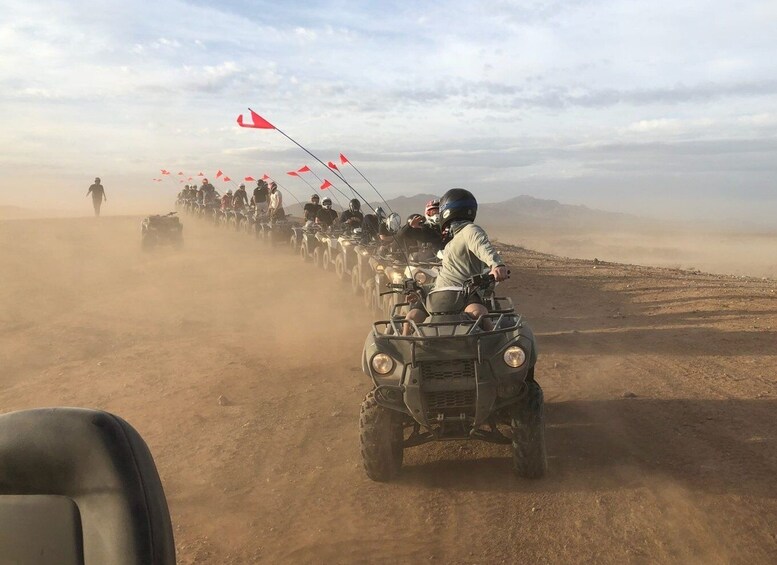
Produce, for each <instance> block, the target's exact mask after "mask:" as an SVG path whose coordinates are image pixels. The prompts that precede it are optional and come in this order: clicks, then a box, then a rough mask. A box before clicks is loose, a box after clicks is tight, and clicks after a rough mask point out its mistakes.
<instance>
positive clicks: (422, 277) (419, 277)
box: [413, 271, 429, 284]
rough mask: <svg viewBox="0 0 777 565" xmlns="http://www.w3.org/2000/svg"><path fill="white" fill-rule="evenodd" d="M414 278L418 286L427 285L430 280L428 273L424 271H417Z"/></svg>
mask: <svg viewBox="0 0 777 565" xmlns="http://www.w3.org/2000/svg"><path fill="white" fill-rule="evenodd" d="M413 278H414V279H415V282H417V283H418V284H426V282H427V281H428V280H429V277H428V276H426V273H424V272H423V271H416V273H415V275H413Z"/></svg>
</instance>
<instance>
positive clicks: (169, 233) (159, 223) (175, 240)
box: [140, 212, 183, 249]
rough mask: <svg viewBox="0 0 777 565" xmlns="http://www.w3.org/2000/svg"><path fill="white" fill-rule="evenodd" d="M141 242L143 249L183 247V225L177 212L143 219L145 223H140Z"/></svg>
mask: <svg viewBox="0 0 777 565" xmlns="http://www.w3.org/2000/svg"><path fill="white" fill-rule="evenodd" d="M140 242H141V245H142V247H143V249H151V248H152V247H156V246H157V245H164V244H171V245H174V246H175V247H181V246H182V245H183V224H181V221H180V220H179V219H178V216H177V215H176V212H170V213H169V214H164V215H154V216H148V217H146V218H143V221H142V222H140Z"/></svg>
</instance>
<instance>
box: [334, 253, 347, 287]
mask: <svg viewBox="0 0 777 565" xmlns="http://www.w3.org/2000/svg"><path fill="white" fill-rule="evenodd" d="M345 274H346V273H345V259H344V258H343V254H342V253H338V254H337V257H335V275H336V276H337V278H338V279H340V280H341V281H344V280H345Z"/></svg>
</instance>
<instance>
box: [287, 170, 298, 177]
mask: <svg viewBox="0 0 777 565" xmlns="http://www.w3.org/2000/svg"><path fill="white" fill-rule="evenodd" d="M286 174H287V175H289V176H290V177H298V176H299V175H298V174H297V171H289V172H288V173H286Z"/></svg>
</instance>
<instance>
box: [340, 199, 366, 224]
mask: <svg viewBox="0 0 777 565" xmlns="http://www.w3.org/2000/svg"><path fill="white" fill-rule="evenodd" d="M361 207H362V205H361V202H359V199H358V198H354V199H352V200H351V201H350V202H349V203H348V209H347V210H343V213H342V214H340V224H341V225H343V226H345V227H346V228H351V229H353V228H358V227H359V226H361V224H362V222H363V221H364V214H362V212H361Z"/></svg>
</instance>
